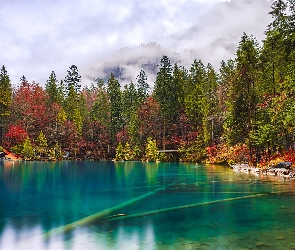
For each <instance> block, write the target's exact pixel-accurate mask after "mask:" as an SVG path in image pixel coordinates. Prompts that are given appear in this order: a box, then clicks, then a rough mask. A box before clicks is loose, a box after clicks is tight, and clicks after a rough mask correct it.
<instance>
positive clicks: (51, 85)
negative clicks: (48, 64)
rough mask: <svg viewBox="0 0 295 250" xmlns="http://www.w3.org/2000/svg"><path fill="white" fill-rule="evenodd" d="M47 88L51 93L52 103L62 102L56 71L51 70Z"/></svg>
mask: <svg viewBox="0 0 295 250" xmlns="http://www.w3.org/2000/svg"><path fill="white" fill-rule="evenodd" d="M45 90H46V92H47V94H48V95H49V100H50V103H51V104H52V103H54V102H55V103H58V104H61V103H60V97H59V91H58V86H57V79H56V75H55V72H54V71H52V72H51V74H50V76H49V79H48V80H47V81H46V84H45Z"/></svg>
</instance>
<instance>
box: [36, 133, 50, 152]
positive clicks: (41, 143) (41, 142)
mask: <svg viewBox="0 0 295 250" xmlns="http://www.w3.org/2000/svg"><path fill="white" fill-rule="evenodd" d="M35 143H36V146H35V147H36V150H37V152H38V154H39V155H40V156H43V155H44V154H46V151H47V149H48V144H47V139H46V137H45V135H44V134H43V132H42V130H41V131H40V134H39V135H38V137H37V139H36V141H35Z"/></svg>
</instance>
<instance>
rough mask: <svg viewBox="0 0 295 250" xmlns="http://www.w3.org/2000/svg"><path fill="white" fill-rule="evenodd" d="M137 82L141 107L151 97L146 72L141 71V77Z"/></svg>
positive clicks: (139, 76) (138, 77) (137, 78)
mask: <svg viewBox="0 0 295 250" xmlns="http://www.w3.org/2000/svg"><path fill="white" fill-rule="evenodd" d="M136 80H137V86H136V87H137V92H138V99H139V105H141V104H142V103H143V102H144V101H145V100H146V98H147V97H148V96H149V85H148V83H147V76H146V73H145V72H144V70H141V71H140V73H139V75H138V76H137V77H136Z"/></svg>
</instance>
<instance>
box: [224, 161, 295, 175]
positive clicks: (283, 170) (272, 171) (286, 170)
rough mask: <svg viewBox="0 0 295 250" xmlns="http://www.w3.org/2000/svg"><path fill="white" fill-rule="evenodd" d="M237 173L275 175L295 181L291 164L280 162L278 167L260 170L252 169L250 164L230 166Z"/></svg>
mask: <svg viewBox="0 0 295 250" xmlns="http://www.w3.org/2000/svg"><path fill="white" fill-rule="evenodd" d="M230 168H232V169H233V170H234V171H236V172H244V173H250V174H255V175H275V176H280V177H283V178H288V179H295V169H294V168H293V167H292V163H291V162H279V163H277V164H276V165H270V166H268V167H264V168H259V167H251V166H249V165H248V164H235V165H232V166H230Z"/></svg>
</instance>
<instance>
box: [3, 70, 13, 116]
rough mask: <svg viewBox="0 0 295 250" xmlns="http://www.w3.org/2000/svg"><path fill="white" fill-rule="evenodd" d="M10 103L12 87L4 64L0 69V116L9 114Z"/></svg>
mask: <svg viewBox="0 0 295 250" xmlns="http://www.w3.org/2000/svg"><path fill="white" fill-rule="evenodd" d="M11 104H12V89H11V83H10V78H9V75H8V74H7V70H6V68H5V67H4V65H3V66H2V68H1V71H0V118H1V119H3V117H7V116H9V115H10V106H11Z"/></svg>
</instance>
